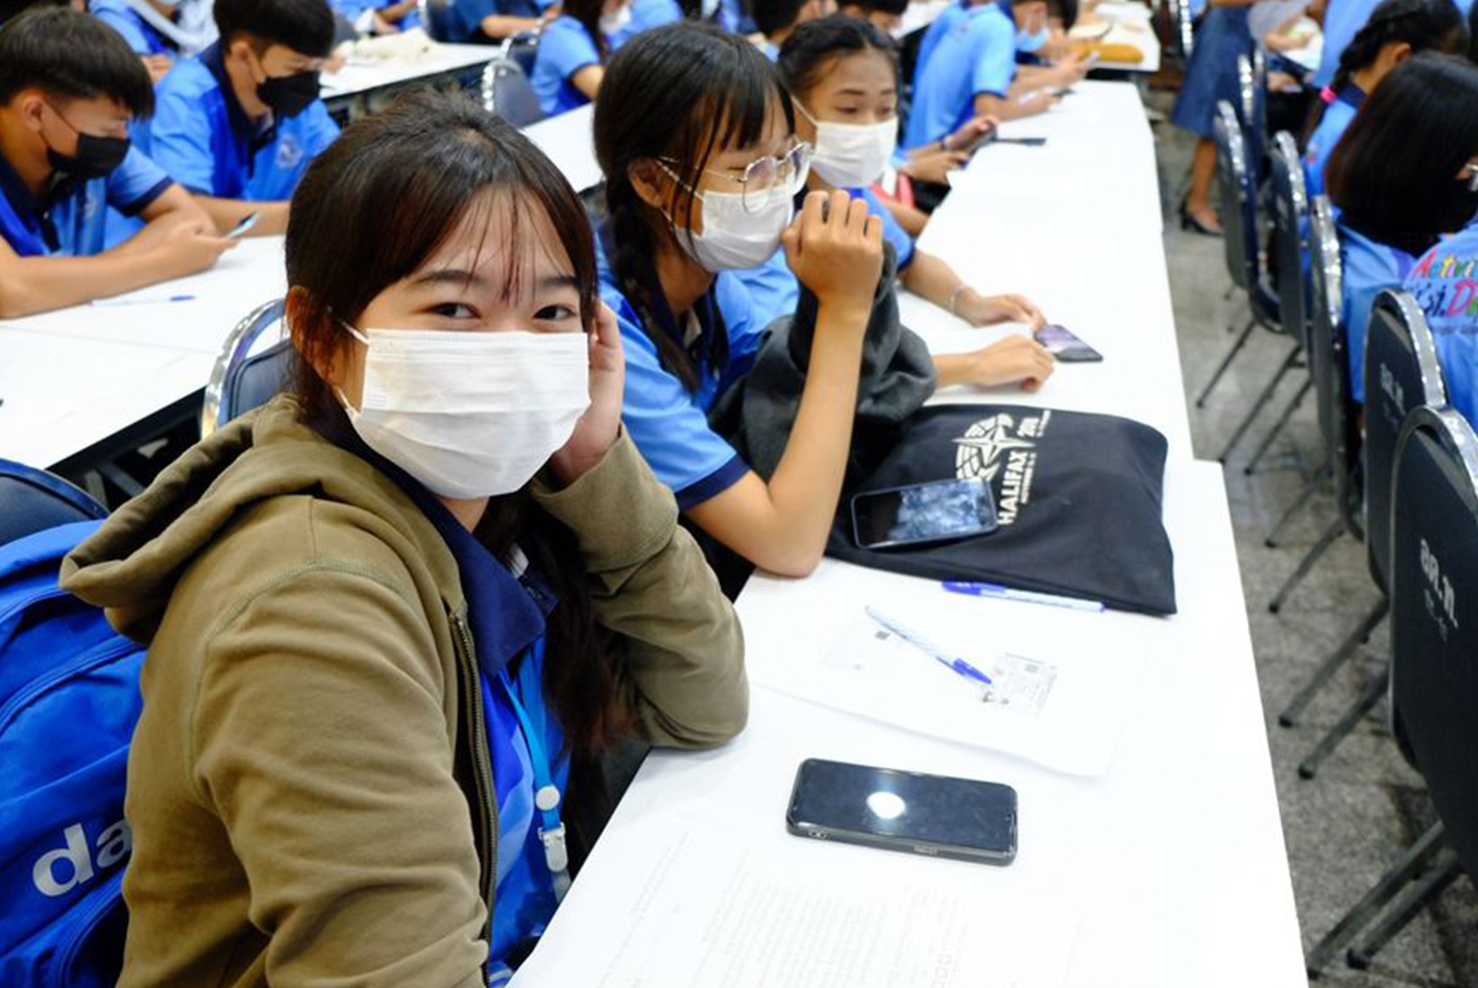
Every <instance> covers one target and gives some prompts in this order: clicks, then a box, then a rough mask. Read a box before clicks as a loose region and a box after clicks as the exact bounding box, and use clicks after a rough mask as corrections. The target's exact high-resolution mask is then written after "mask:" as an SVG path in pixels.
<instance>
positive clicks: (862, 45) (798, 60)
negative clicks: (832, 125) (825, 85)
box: [775, 14, 898, 113]
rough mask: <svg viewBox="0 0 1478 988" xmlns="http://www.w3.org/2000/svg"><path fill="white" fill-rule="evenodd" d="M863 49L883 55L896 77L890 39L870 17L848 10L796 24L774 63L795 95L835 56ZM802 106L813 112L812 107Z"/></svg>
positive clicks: (895, 56)
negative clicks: (856, 14)
mask: <svg viewBox="0 0 1478 988" xmlns="http://www.w3.org/2000/svg"><path fill="white" fill-rule="evenodd" d="M865 51H876V52H881V53H882V54H883V55H884V56H886V57H887V59H888V64H890V65H892V66H893V76H894V78H895V79H896V78H897V76H898V51H897V49H896V48H895V47H894V46H893V43H892V42H891V41H889V40H888V39H887V38H886V37H885V36H884V35H883V32H881V31H879V30H878V29H877V27H876V26H875V25H874V24H873V23H872V22H871V21H867V20H863V19H862V18H860V17H852V16H850V15H848V14H832V15H831V16H829V17H821V18H818V19H816V20H814V21H807V22H806V23H804V24H802V25H800V26H799V27H797V28H796V29H795V32H794V33H792V34H791V36H790V37H788V38H786V39H785V43H784V44H782V45H781V46H780V57H779V58H778V59H777V60H776V62H775V65H776V67H777V68H778V69H779V70H780V81H781V82H783V83H784V84H785V88H786V89H787V90H789V92H790V95H791V98H792V99H794V98H796V97H800V96H804V95H805V94H806V93H809V92H810V91H811V89H812V87H814V86H815V85H816V84H817V83H818V82H820V81H821V77H822V76H823V75H825V74H826V73H827V72H828V71H830V69H831V67H832V65H833V64H835V62H836V61H837V60H838V59H842V58H846V57H847V56H849V55H855V54H857V53H859V52H865ZM805 109H807V110H809V111H811V112H812V113H814V112H815V108H814V107H810V106H806V107H805Z"/></svg>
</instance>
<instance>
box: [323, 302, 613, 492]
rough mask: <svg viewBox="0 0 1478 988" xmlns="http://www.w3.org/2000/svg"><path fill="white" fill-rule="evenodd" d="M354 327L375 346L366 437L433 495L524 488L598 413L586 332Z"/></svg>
mask: <svg viewBox="0 0 1478 988" xmlns="http://www.w3.org/2000/svg"><path fill="white" fill-rule="evenodd" d="M345 328H346V329H348V330H349V332H350V333H352V334H353V335H354V338H355V339H357V340H359V341H360V342H361V343H363V344H364V345H365V346H366V347H367V348H368V350H367V352H366V353H365V358H364V389H363V393H362V397H361V398H360V402H359V408H358V409H355V408H354V407H353V406H352V405H350V404H349V402H348V400H347V399H345V397H344V395H343V393H342V392H340V393H339V401H341V402H343V404H344V410H345V412H347V413H348V415H349V421H350V423H351V424H352V425H353V426H354V431H355V432H357V433H359V438H361V439H363V440H364V441H365V444H366V445H368V446H369V448H370V449H372V450H374V451H375V452H376V453H379V454H380V455H381V456H383V457H385V459H387V460H389V461H390V462H391V463H394V464H395V465H396V466H398V467H400V468H401V469H402V470H404V471H405V472H406V473H408V474H410V475H411V476H412V477H414V478H415V479H416V480H417V481H419V482H420V483H421V484H422V485H424V486H425V487H426V489H427V490H430V491H431V492H432V493H434V494H439V495H441V496H442V497H448V498H463V499H465V498H476V497H494V496H496V495H499V494H508V493H510V492H512V491H516V490H518V489H519V488H520V487H522V486H523V485H524V484H526V483H528V481H529V478H530V477H532V476H533V475H534V474H535V473H537V472H538V470H539V468H540V467H542V466H543V465H544V463H545V462H546V461H547V460H548V459H549V457H550V456H552V455H553V454H554V453H555V452H556V451H557V450H559V449H560V447H562V446H563V445H564V444H565V443H566V442H568V441H569V438H570V436H571V434H572V433H573V432H574V431H575V423H576V422H577V421H578V420H579V418H580V416H581V415H582V414H583V413H584V412H585V409H586V408H588V407H589V405H590V351H589V342H590V341H589V338H588V337H587V336H586V335H585V334H584V333H532V332H521V331H520V332H499V333H488V332H448V331H444V330H424V329H368V330H365V332H364V333H360V332H359V331H358V330H356V329H355V328H354V327H353V326H349V325H348V324H347V323H346V324H345Z"/></svg>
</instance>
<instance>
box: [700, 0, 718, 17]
mask: <svg viewBox="0 0 1478 988" xmlns="http://www.w3.org/2000/svg"><path fill="white" fill-rule="evenodd" d="M719 2H720V0H702V2H701V3H700V4H699V10H700V12H701V13H702V14H703V19H704V20H705V21H711V20H713V15H714V14H717V13H718V7H719Z"/></svg>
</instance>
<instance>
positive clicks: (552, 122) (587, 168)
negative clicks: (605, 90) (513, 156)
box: [523, 103, 604, 192]
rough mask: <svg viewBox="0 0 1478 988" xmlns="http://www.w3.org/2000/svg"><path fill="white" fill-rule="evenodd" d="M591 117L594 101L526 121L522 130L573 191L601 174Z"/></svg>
mask: <svg viewBox="0 0 1478 988" xmlns="http://www.w3.org/2000/svg"><path fill="white" fill-rule="evenodd" d="M594 119H595V104H594V103H586V104H585V105H584V106H577V107H576V108H575V109H573V110H569V111H568V112H565V113H561V114H559V115H557V116H553V117H546V118H545V119H543V120H540V121H539V122H538V123H533V124H530V125H529V126H527V127H525V128H524V131H523V132H524V133H525V134H526V135H528V138H529V139H530V140H531V141H533V142H534V143H535V144H537V145H538V146H539V150H541V151H543V152H544V153H545V154H547V155H548V156H549V158H550V160H551V161H553V162H554V163H555V164H556V165H558V166H559V170H560V171H562V172H564V176H565V178H566V179H568V180H569V183H570V185H571V186H573V187H574V189H575V191H576V192H584V191H585V190H586V189H592V188H594V187H595V186H597V185H599V184H600V182H601V179H602V178H603V177H604V176H602V174H601V170H600V162H598V161H596V160H595V138H594V136H593V135H592V134H591V131H590V127H591V122H592V121H593V120H594Z"/></svg>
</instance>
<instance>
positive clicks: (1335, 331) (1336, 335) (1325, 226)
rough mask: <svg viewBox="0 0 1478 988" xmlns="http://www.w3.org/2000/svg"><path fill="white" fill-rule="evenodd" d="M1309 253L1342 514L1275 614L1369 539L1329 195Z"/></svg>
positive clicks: (1311, 358) (1319, 206)
mask: <svg viewBox="0 0 1478 988" xmlns="http://www.w3.org/2000/svg"><path fill="white" fill-rule="evenodd" d="M1309 251H1310V254H1311V264H1310V266H1309V278H1310V284H1311V286H1312V290H1311V292H1310V298H1311V299H1312V300H1313V309H1312V314H1311V318H1310V319H1309V348H1308V362H1309V374H1310V376H1311V377H1312V378H1313V381H1314V396H1315V399H1316V404H1317V406H1318V411H1319V433H1320V435H1321V436H1322V437H1323V439H1324V449H1325V464H1324V469H1323V471H1321V475H1323V476H1330V477H1332V478H1333V480H1334V497H1335V504H1336V506H1337V509H1338V510H1337V517H1336V518H1335V519H1334V521H1333V522H1331V523H1330V524H1329V526H1328V527H1327V528H1326V529H1325V530H1324V532H1323V533H1322V534H1321V535H1320V536H1319V538H1318V539H1317V540H1316V541H1315V542H1314V545H1313V547H1312V548H1311V549H1310V550H1309V551H1308V553H1307V554H1305V556H1304V558H1303V559H1302V560H1301V561H1300V562H1299V564H1298V567H1297V568H1296V569H1295V570H1294V571H1293V573H1292V575H1290V576H1289V577H1288V579H1287V580H1286V581H1285V582H1284V583H1283V586H1282V587H1281V588H1280V589H1279V590H1278V593H1277V594H1276V595H1275V596H1274V597H1273V600H1272V602H1271V603H1269V604H1268V610H1269V611H1272V612H1273V613H1274V614H1276V613H1278V612H1279V611H1280V610H1282V609H1283V604H1284V602H1286V601H1287V599H1288V596H1289V595H1290V594H1292V593H1293V591H1294V590H1295V589H1296V588H1297V587H1298V585H1299V584H1300V583H1302V582H1303V579H1304V577H1306V576H1308V574H1309V570H1311V569H1313V568H1314V565H1315V564H1316V563H1317V562H1318V561H1319V560H1320V559H1321V558H1323V556H1324V554H1325V553H1326V552H1328V551H1329V547H1330V546H1331V545H1333V544H1334V542H1335V541H1336V540H1337V539H1338V538H1339V537H1340V536H1341V535H1346V534H1348V535H1353V536H1354V537H1355V538H1357V539H1358V538H1364V527H1363V524H1362V521H1361V518H1360V483H1359V468H1360V432H1359V427H1358V422H1359V409H1358V408H1356V407H1355V403H1354V399H1353V398H1351V397H1350V382H1349V363H1348V361H1347V360H1346V357H1345V341H1344V329H1343V326H1342V322H1343V318H1344V317H1343V312H1344V288H1343V284H1342V279H1341V267H1340V255H1339V237H1338V235H1337V234H1336V233H1335V227H1334V218H1333V216H1332V214H1331V213H1330V208H1329V200H1328V199H1326V198H1325V197H1324V196H1319V197H1318V198H1316V199H1315V200H1314V203H1313V210H1312V211H1311V212H1310V214H1309ZM1311 485H1312V486H1311V487H1309V488H1308V489H1306V491H1305V494H1304V495H1303V496H1301V497H1300V498H1299V500H1298V501H1297V502H1295V504H1294V505H1293V507H1292V508H1290V509H1289V511H1288V512H1287V513H1286V514H1285V515H1284V517H1283V520H1282V521H1280V522H1279V523H1278V524H1277V525H1276V526H1275V527H1274V530H1273V535H1270V536H1269V541H1272V540H1273V538H1274V537H1275V536H1276V535H1277V533H1278V531H1280V530H1281V529H1282V526H1283V525H1284V524H1286V523H1287V521H1288V519H1289V518H1290V517H1291V516H1292V515H1293V514H1294V513H1295V511H1296V510H1297V509H1298V508H1299V507H1300V506H1301V505H1302V504H1303V503H1304V502H1305V501H1306V500H1307V499H1308V497H1309V496H1311V495H1312V493H1313V486H1317V479H1316V480H1315V481H1312V482H1311ZM1373 626H1374V625H1372V627H1373ZM1366 633H1367V634H1368V633H1369V632H1368V630H1367V632H1366ZM1279 719H1280V721H1282V722H1283V723H1284V726H1291V725H1292V724H1293V723H1294V722H1295V721H1296V719H1297V712H1296V711H1285V713H1284V716H1283V717H1280V718H1279Z"/></svg>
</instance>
